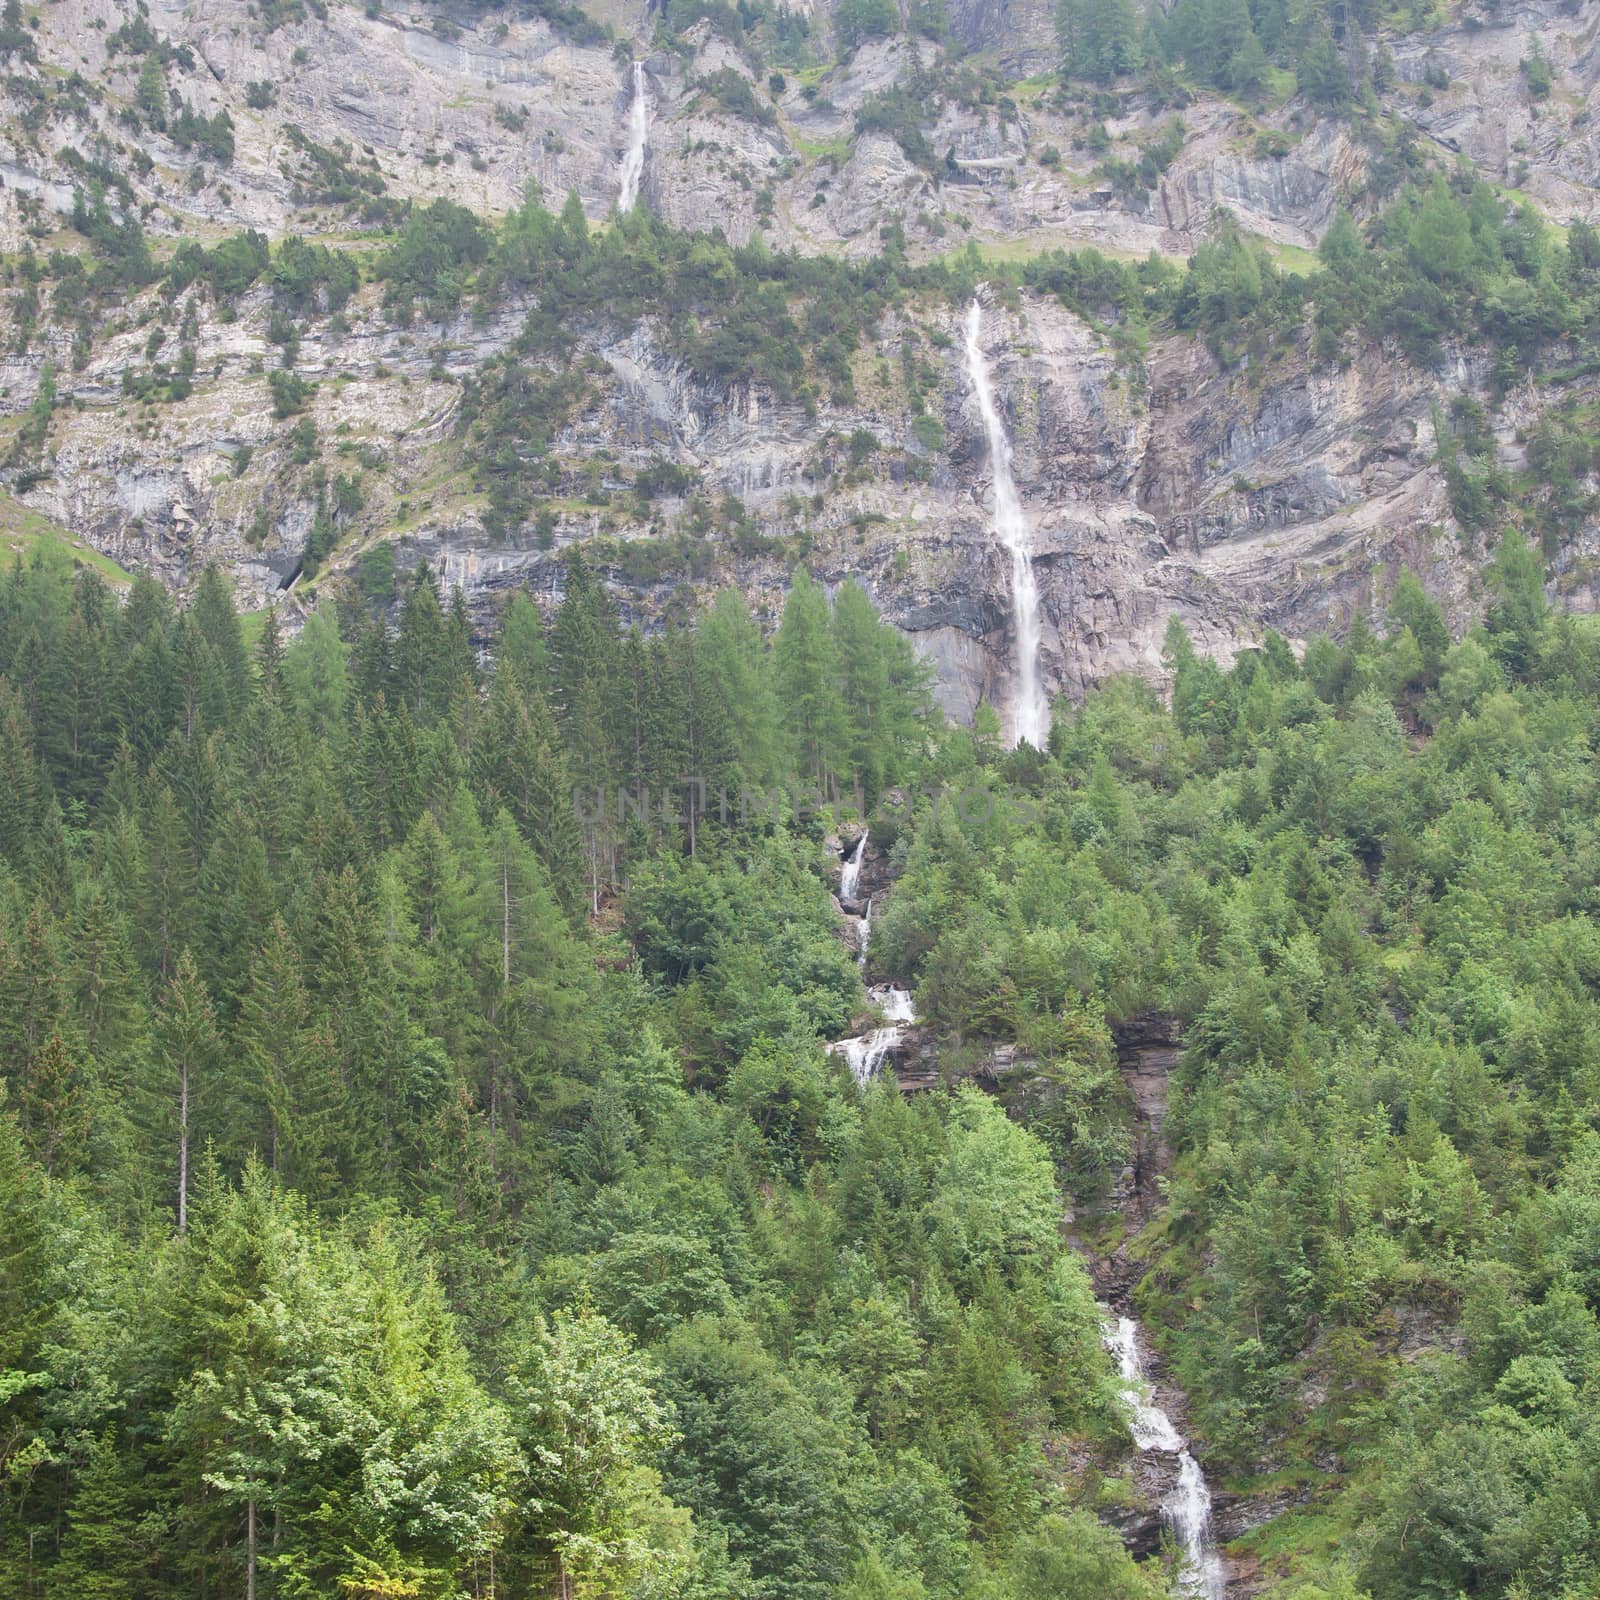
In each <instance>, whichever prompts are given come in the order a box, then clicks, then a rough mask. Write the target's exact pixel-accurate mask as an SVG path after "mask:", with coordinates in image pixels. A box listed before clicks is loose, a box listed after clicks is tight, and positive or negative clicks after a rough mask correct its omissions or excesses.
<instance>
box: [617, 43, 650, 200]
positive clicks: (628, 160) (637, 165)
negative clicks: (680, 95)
mask: <svg viewBox="0 0 1600 1600" xmlns="http://www.w3.org/2000/svg"><path fill="white" fill-rule="evenodd" d="M649 143H650V86H649V84H648V83H647V82H646V81H645V75H644V62H642V61H635V62H634V64H633V103H632V104H631V105H630V106H629V107H628V148H627V149H626V150H625V151H624V152H623V154H622V191H621V193H620V194H618V196H617V210H618V211H621V212H623V213H624V214H626V213H627V212H629V211H632V210H633V208H634V206H635V205H637V204H638V202H639V180H640V179H641V178H643V177H644V153H645V150H646V149H647V148H648V146H649Z"/></svg>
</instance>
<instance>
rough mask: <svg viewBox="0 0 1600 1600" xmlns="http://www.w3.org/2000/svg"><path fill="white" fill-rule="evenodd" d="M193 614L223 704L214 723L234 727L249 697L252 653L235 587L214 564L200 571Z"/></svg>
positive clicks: (219, 725)
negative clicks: (208, 649) (241, 622)
mask: <svg viewBox="0 0 1600 1600" xmlns="http://www.w3.org/2000/svg"><path fill="white" fill-rule="evenodd" d="M190 614H191V616H192V617H193V619H194V623H195V626H196V628H198V630H199V632H200V635H201V637H202V638H203V639H204V640H205V641H206V643H207V644H208V645H209V646H210V647H211V659H212V661H213V663H214V672H215V675H216V678H217V689H218V691H219V693H220V696H221V701H222V706H223V710H222V714H221V717H220V720H219V721H217V722H216V723H215V724H214V725H215V726H218V727H232V726H233V725H234V723H235V722H236V721H237V719H238V718H239V716H240V715H241V714H242V713H243V711H244V708H245V706H246V705H247V704H248V703H249V700H250V692H251V675H250V656H249V652H248V651H247V650H246V649H245V643H244V630H243V629H242V628H241V627H240V625H239V613H238V612H237V610H235V608H234V604H233V593H232V590H231V589H230V588H229V586H228V581H227V579H226V578H224V577H223V576H222V573H221V572H220V571H219V570H218V568H217V567H216V566H215V564H211V565H208V566H207V567H206V569H205V571H204V572H203V573H201V574H200V582H199V585H198V586H197V587H196V589H195V596H194V606H193V608H192V610H191V613H190Z"/></svg>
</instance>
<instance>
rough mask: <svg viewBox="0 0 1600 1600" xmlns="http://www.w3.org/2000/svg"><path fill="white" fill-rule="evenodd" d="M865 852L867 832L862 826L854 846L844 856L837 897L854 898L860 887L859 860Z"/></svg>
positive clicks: (843, 898) (842, 898)
mask: <svg viewBox="0 0 1600 1600" xmlns="http://www.w3.org/2000/svg"><path fill="white" fill-rule="evenodd" d="M866 853H867V832H866V829H865V828H863V829H862V830H861V837H860V838H859V839H857V840H856V847H855V849H854V850H852V851H851V852H850V854H849V855H847V856H846V857H845V858H844V866H843V868H842V869H841V870H840V873H839V898H840V899H841V900H854V899H855V897H856V890H857V889H859V888H860V887H861V861H862V858H863V857H864V856H865V855H866Z"/></svg>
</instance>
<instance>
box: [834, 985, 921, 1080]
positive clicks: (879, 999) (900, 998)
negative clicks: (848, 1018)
mask: <svg viewBox="0 0 1600 1600" xmlns="http://www.w3.org/2000/svg"><path fill="white" fill-rule="evenodd" d="M867 998H868V999H870V1000H871V1001H872V1002H873V1004H874V1005H876V1006H877V1008H878V1009H879V1011H881V1012H882V1013H883V1018H884V1026H883V1027H881V1028H873V1029H872V1030H871V1032H869V1033H864V1034H862V1035H861V1036H860V1037H859V1038H856V1039H840V1040H838V1041H837V1042H836V1043H834V1044H830V1045H829V1046H828V1053H829V1055H836V1056H843V1057H844V1059H845V1063H846V1065H847V1066H848V1067H849V1068H850V1076H851V1077H852V1078H854V1079H855V1080H856V1082H857V1083H859V1084H861V1085H863V1086H865V1085H866V1084H869V1083H871V1082H872V1080H873V1079H874V1078H875V1077H877V1075H878V1073H879V1072H880V1071H881V1070H882V1068H883V1064H884V1062H885V1061H887V1060H888V1059H889V1052H890V1051H891V1050H893V1049H894V1048H895V1046H896V1045H898V1044H899V1043H900V1042H901V1041H902V1040H903V1039H904V1038H905V1027H904V1025H905V1024H907V1023H912V1022H915V1021H916V1020H917V1012H916V1007H915V1006H913V1005H912V1003H911V991H910V990H909V989H896V988H895V987H894V986H893V985H892V984H887V983H880V984H874V985H873V987H872V988H870V989H869V990H867Z"/></svg>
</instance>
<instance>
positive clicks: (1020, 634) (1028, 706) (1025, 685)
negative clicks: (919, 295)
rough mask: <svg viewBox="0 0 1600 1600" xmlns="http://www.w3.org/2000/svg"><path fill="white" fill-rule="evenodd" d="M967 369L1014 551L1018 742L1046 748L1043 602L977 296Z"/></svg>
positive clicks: (998, 512)
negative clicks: (1041, 662) (1012, 472)
mask: <svg viewBox="0 0 1600 1600" xmlns="http://www.w3.org/2000/svg"><path fill="white" fill-rule="evenodd" d="M966 341H967V371H968V374H969V375H970V376H971V378H972V389H973V393H974V394H976V395H977V397H978V410H979V411H980V412H981V413H982V415H983V428H984V432H985V434H986V435H987V436H988V440H989V464H990V467H991V469H992V471H993V473H994V532H995V537H996V538H997V539H998V540H999V541H1000V543H1001V544H1002V545H1003V546H1004V547H1005V548H1006V550H1007V551H1008V552H1009V554H1010V556H1011V609H1012V614H1013V617H1014V619H1015V628H1016V635H1017V692H1016V697H1015V702H1014V704H1013V706H1012V711H1011V723H1012V726H1011V737H1012V742H1013V743H1017V744H1020V743H1021V742H1022V741H1023V740H1026V741H1027V742H1028V743H1029V744H1031V745H1032V746H1033V747H1034V749H1036V750H1042V749H1044V747H1045V741H1046V740H1047V739H1048V737H1049V734H1050V703H1049V700H1048V699H1047V698H1046V696H1045V692H1044V683H1043V679H1042V675H1041V672H1040V666H1039V662H1040V649H1041V645H1042V643H1043V639H1044V622H1043V619H1042V613H1041V610H1040V605H1039V580H1038V578H1037V577H1036V576H1035V574H1034V570H1033V545H1032V540H1031V539H1030V537H1029V534H1028V523H1027V519H1026V518H1025V517H1024V516H1023V514H1022V502H1021V500H1019V499H1018V498H1017V483H1016V479H1015V478H1013V477H1012V475H1011V442H1010V440H1008V439H1007V438H1006V425H1005V421H1004V419H1003V418H1002V417H1001V415H1000V408H999V407H998V406H997V405H996V404H995V398H994V384H993V382H992V381H991V380H990V377H989V364H988V361H987V360H986V359H985V357H984V354H983V306H982V305H981V304H980V303H979V301H978V300H976V299H974V300H973V302H972V305H971V307H970V308H969V309H968V311H967V322H966Z"/></svg>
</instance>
